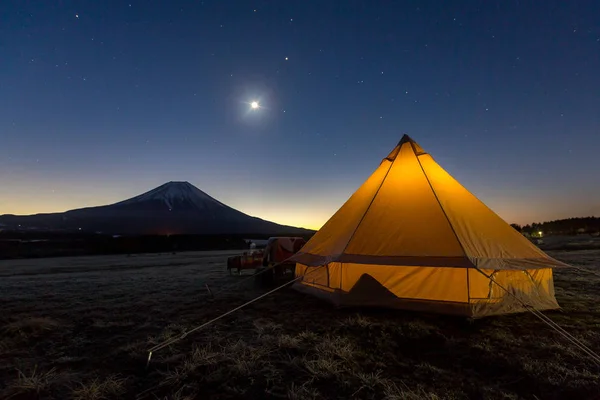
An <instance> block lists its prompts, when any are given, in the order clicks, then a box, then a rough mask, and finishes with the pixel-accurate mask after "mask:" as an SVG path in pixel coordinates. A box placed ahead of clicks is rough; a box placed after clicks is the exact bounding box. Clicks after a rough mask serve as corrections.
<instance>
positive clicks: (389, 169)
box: [336, 149, 400, 261]
mask: <svg viewBox="0 0 600 400" xmlns="http://www.w3.org/2000/svg"><path fill="white" fill-rule="evenodd" d="M398 154H400V149H398ZM397 159H398V157H396V158H394V161H392V162H391V163H390V167H389V168H388V170H387V172H386V173H385V176H384V177H383V179H382V180H381V183H380V184H379V187H378V188H377V191H376V192H375V194H374V195H373V198H372V199H371V202H370V203H369V206H368V207H367V209H366V210H365V213H364V214H363V216H362V217H361V218H360V221H358V224H357V225H356V228H354V232H352V235H350V238H349V239H348V242H346V245H345V246H344V249H343V250H342V252H341V253H340V254H339V256H341V255H343V254H344V253H345V252H346V249H347V248H348V246H349V245H350V242H351V241H352V239H354V235H355V234H356V231H358V228H360V224H362V222H363V221H364V219H365V217H366V216H367V213H368V212H369V210H370V209H371V206H372V205H373V203H374V202H375V199H376V198H377V195H378V194H379V191H380V190H381V187H382V186H383V184H384V183H385V180H386V179H387V177H388V174H389V173H390V171H391V170H392V167H393V166H394V163H395V162H396V160H397ZM336 261H337V260H336Z"/></svg>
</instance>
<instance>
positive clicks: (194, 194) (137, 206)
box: [0, 182, 312, 235]
mask: <svg viewBox="0 0 600 400" xmlns="http://www.w3.org/2000/svg"><path fill="white" fill-rule="evenodd" d="M0 224H3V225H5V228H9V229H10V228H13V229H43V230H77V231H88V232H103V233H110V234H266V235H278V234H310V233H312V231H310V230H306V229H302V228H295V227H290V226H284V225H279V224H276V223H273V222H270V221H265V220H262V219H260V218H256V217H252V216H249V215H247V214H244V213H242V212H240V211H238V210H236V209H234V208H231V207H229V206H227V205H225V204H223V203H221V202H219V201H218V200H216V199H214V198H212V197H211V196H209V195H208V194H206V193H204V192H203V191H201V190H200V189H198V188H197V187H195V186H194V185H192V184H190V183H188V182H168V183H165V184H164V185H161V186H159V187H157V188H155V189H152V190H150V191H148V192H146V193H143V194H141V195H139V196H135V197H132V198H130V199H127V200H124V201H120V202H118V203H114V204H110V205H106V206H98V207H88V208H81V209H76V210H71V211H66V212H64V213H53V214H36V215H28V216H16V215H3V216H0Z"/></svg>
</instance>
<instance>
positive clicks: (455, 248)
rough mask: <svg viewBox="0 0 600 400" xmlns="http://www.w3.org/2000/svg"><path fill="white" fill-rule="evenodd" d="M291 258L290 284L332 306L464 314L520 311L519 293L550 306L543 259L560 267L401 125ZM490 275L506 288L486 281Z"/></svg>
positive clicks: (547, 268) (538, 304)
mask: <svg viewBox="0 0 600 400" xmlns="http://www.w3.org/2000/svg"><path fill="white" fill-rule="evenodd" d="M292 260H294V261H296V262H297V266H296V276H297V277H302V279H301V280H299V281H298V282H297V283H296V284H295V285H294V287H295V288H296V289H298V290H302V291H307V292H309V293H312V294H315V295H318V296H320V297H325V298H327V299H329V300H330V301H332V302H333V303H335V304H337V305H340V306H342V305H375V306H388V307H394V308H406V309H416V310H425V311H434V312H441V313H449V314H458V315H468V316H472V317H476V316H485V315H495V314H504V313H512V312H519V311H523V310H524V307H523V305H522V304H521V302H524V303H525V304H528V305H530V306H534V307H535V308H538V309H552V308H558V303H557V302H556V300H555V298H554V286H553V278H552V268H561V267H568V265H567V264H564V263H562V262H560V261H557V260H555V259H553V258H552V257H550V256H548V255H547V254H545V253H544V252H543V251H542V250H540V249H539V248H537V247H536V246H535V245H534V244H533V243H531V242H530V241H529V240H527V239H526V238H525V237H524V236H523V235H521V234H520V233H519V232H517V231H516V230H515V229H513V228H512V227H511V226H510V225H509V224H507V223H506V222H505V221H503V220H502V219H501V218H500V217H499V216H498V215H496V214H495V213H494V212H493V211H492V210H490V209H489V208H488V207H487V206H486V205H485V204H483V203H482V202H481V201H480V200H478V199H477V198H476V197H475V196H474V195H473V194H471V193H470V192H469V191H468V190H467V189H465V188H464V187H463V186H462V185H461V184H460V183H459V182H458V181H456V180H455V179H454V178H453V177H452V176H450V174H448V173H447V172H446V171H445V170H444V169H442V168H441V167H440V166H439V165H438V164H437V163H436V162H435V161H434V159H433V158H432V157H431V155H429V154H428V153H427V152H425V151H424V150H423V148H422V147H421V146H419V145H418V144H417V143H415V142H414V141H413V140H412V139H411V138H410V137H408V136H407V135H405V136H404V137H403V138H402V140H401V141H400V143H399V144H398V145H397V146H396V147H395V148H394V149H393V150H392V151H391V152H390V153H389V154H388V156H387V157H386V158H384V159H383V160H382V161H381V163H380V165H379V167H378V168H377V169H376V170H375V171H374V172H373V174H372V175H371V176H370V177H369V178H368V179H367V180H366V181H365V182H364V183H363V185H361V186H360V188H358V190H357V191H356V192H355V193H354V194H353V195H352V196H351V197H350V198H349V199H348V201H346V203H344V204H343V205H342V207H341V208H340V209H339V210H338V211H337V212H336V213H335V214H334V215H333V216H332V217H331V218H330V219H329V221H327V222H326V223H325V225H323V227H322V228H321V229H320V230H319V231H318V232H317V233H316V234H315V235H314V236H313V237H312V238H311V239H310V240H309V241H308V242H307V243H306V245H305V246H304V247H303V248H302V249H301V250H300V251H299V252H298V253H297V254H296V255H295V256H294V257H293V258H292ZM321 266H324V268H323V267H322V268H318V267H321ZM474 274H475V275H474ZM486 275H487V276H486ZM489 276H491V277H492V279H494V280H496V281H497V282H498V284H500V285H503V287H505V288H506V289H507V290H508V291H509V292H510V293H511V294H507V293H506V292H505V291H504V290H503V289H501V288H499V287H496V288H494V289H493V290H491V289H490V284H491V280H490V278H489ZM492 286H498V285H495V284H494V285H492ZM499 290H500V291H501V292H499ZM517 299H518V300H517Z"/></svg>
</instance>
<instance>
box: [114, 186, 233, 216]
mask: <svg viewBox="0 0 600 400" xmlns="http://www.w3.org/2000/svg"><path fill="white" fill-rule="evenodd" d="M149 201H152V202H157V201H160V202H162V203H164V204H165V207H166V208H168V209H169V210H176V209H178V208H190V207H193V208H196V209H199V210H205V209H209V208H215V207H227V206H226V205H224V204H223V203H221V202H220V201H218V200H216V199H214V198H212V197H211V196H209V195H208V194H206V193H204V192H203V191H202V190H200V189H198V188H197V187H196V186H194V185H192V184H191V183H189V182H173V181H172V182H167V183H165V184H163V185H161V186H159V187H157V188H155V189H152V190H150V191H148V192H146V193H143V194H140V195H139V196H135V197H132V198H130V199H127V200H124V201H121V202H119V203H116V204H114V205H115V206H116V205H119V206H124V205H133V204H136V203H141V202H149Z"/></svg>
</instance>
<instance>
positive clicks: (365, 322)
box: [0, 250, 600, 400]
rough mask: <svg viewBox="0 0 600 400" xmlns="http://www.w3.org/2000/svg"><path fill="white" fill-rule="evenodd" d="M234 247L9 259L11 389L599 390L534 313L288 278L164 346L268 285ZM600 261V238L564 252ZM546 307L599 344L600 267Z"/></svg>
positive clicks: (408, 394)
mask: <svg viewBox="0 0 600 400" xmlns="http://www.w3.org/2000/svg"><path fill="white" fill-rule="evenodd" d="M229 254H231V253H226V252H202V253H182V254H175V255H174V254H162V255H158V254H153V255H135V256H129V257H128V256H124V255H123V256H121V255H119V256H102V257H74V258H56V259H41V260H18V261H0V305H1V313H0V398H2V399H4V398H10V399H32V398H44V399H70V398H72V399H113V398H122V399H135V398H147V399H193V398H199V399H234V398H235V399H238V398H243V399H248V398H257V399H266V398H288V399H330V398H335V399H349V398H360V399H467V398H475V399H540V400H541V399H594V398H600V366H598V365H595V364H594V363H593V362H592V361H591V360H589V358H587V357H586V356H584V355H582V354H581V353H580V352H578V351H577V350H575V349H574V348H573V347H572V346H571V345H570V344H568V343H567V342H565V341H564V340H563V339H562V338H561V337H560V336H559V335H558V334H556V333H555V332H554V331H552V330H551V329H550V328H548V327H547V326H546V325H544V324H543V323H541V322H540V321H539V320H537V319H536V318H535V317H534V316H533V315H531V314H521V315H512V316H504V317H491V318H486V319H482V320H476V321H473V322H471V321H467V320H465V319H462V318H456V317H444V316H437V315H426V314H421V313H411V312H402V311H390V310H374V309H370V310H357V309H348V310H345V309H344V310H336V309H334V308H333V307H331V306H330V305H328V304H326V303H322V302H321V301H319V300H317V299H314V298H312V297H307V296H305V295H302V294H299V293H297V292H295V291H293V290H291V289H288V288H286V289H284V290H282V291H280V292H277V293H275V294H273V295H271V296H268V297H267V298H265V299H262V300H260V301H258V302H256V303H254V304H252V305H251V306H249V307H247V308H246V309H244V310H241V311H239V312H237V313H235V314H232V315H231V316H228V317H226V318H224V319H222V320H220V321H218V322H217V323H215V324H214V325H212V326H210V327H208V328H207V329H204V330H200V331H198V332H195V333H193V334H191V335H190V336H188V337H186V338H185V339H183V340H181V341H180V342H178V343H177V344H175V345H173V346H171V347H169V348H165V349H163V350H161V351H158V352H157V353H156V354H155V355H154V356H153V361H152V363H151V364H150V366H149V368H147V369H146V368H145V364H146V357H147V349H148V348H150V347H152V346H154V345H155V344H157V343H159V342H162V341H164V340H166V339H168V338H172V337H175V336H176V335H178V334H180V333H181V332H183V331H185V330H187V329H189V328H191V327H194V326H196V325H199V324H200V323H202V322H205V321H207V320H209V319H210V318H212V317H215V316H217V315H219V314H220V313H223V312H225V311H227V310H229V309H231V308H233V307H235V306H237V305H239V304H242V303H243V302H244V301H245V300H248V299H251V298H253V297H255V296H256V295H257V294H260V293H262V292H263V290H260V289H256V288H254V287H253V284H252V281H251V280H250V281H249V282H247V283H246V284H243V285H241V286H239V287H237V288H233V289H231V290H228V291H224V292H223V293H220V294H218V295H217V296H216V297H215V298H214V299H213V300H210V299H209V296H208V292H207V290H206V288H205V284H208V285H209V287H210V288H211V289H213V290H214V291H217V290H219V287H223V286H224V285H229V284H231V283H233V282H236V281H239V280H241V279H243V277H241V278H240V277H238V276H229V275H228V274H227V271H226V269H225V260H226V257H227V256H228V255H229ZM552 255H553V256H555V257H557V258H559V259H561V260H564V261H566V262H569V263H573V264H575V265H580V266H583V267H585V268H588V269H593V270H595V271H596V272H597V273H599V274H600V251H598V250H586V251H572V252H553V253H552ZM555 286H556V292H557V298H558V301H559V303H560V304H561V306H562V307H563V309H562V310H560V311H555V312H548V313H546V314H547V315H549V316H550V317H551V318H552V319H554V320H555V321H556V322H558V323H559V324H561V325H562V326H563V327H564V328H565V329H566V330H568V331H569V332H571V333H572V334H573V335H575V336H576V337H577V338H579V339H580V340H581V341H583V342H584V343H586V344H587V345H588V346H589V347H591V348H592V349H594V350H595V351H596V352H600V278H598V276H597V275H593V274H589V273H585V272H580V271H577V270H568V271H557V272H556V273H555Z"/></svg>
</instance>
